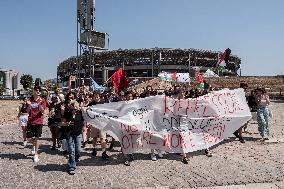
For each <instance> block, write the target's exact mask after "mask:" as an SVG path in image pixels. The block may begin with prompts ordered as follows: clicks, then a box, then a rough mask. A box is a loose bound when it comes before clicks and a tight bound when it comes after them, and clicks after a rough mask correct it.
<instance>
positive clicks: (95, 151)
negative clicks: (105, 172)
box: [92, 148, 97, 156]
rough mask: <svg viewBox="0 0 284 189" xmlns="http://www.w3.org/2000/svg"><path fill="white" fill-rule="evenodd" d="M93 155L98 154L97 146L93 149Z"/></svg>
mask: <svg viewBox="0 0 284 189" xmlns="http://www.w3.org/2000/svg"><path fill="white" fill-rule="evenodd" d="M92 156H97V150H96V149H95V148H94V149H93V152H92Z"/></svg>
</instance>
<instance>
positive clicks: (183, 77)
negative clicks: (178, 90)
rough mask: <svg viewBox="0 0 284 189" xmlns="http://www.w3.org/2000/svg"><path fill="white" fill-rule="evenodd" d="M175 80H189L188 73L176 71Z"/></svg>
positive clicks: (184, 81) (182, 81)
mask: <svg viewBox="0 0 284 189" xmlns="http://www.w3.org/2000/svg"><path fill="white" fill-rule="evenodd" d="M177 82H180V83H186V82H190V77H189V73H177Z"/></svg>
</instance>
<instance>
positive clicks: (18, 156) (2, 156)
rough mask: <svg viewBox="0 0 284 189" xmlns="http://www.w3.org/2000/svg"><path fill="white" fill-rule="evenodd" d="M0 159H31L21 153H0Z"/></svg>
mask: <svg viewBox="0 0 284 189" xmlns="http://www.w3.org/2000/svg"><path fill="white" fill-rule="evenodd" d="M0 159H9V160H23V159H31V158H30V157H28V156H27V155H25V154H22V153H7V154H3V153H1V154H0Z"/></svg>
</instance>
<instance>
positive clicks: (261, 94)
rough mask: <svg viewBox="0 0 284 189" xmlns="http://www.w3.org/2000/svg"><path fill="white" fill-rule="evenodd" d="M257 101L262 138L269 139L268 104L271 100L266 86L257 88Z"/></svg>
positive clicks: (259, 128) (259, 129)
mask: <svg viewBox="0 0 284 189" xmlns="http://www.w3.org/2000/svg"><path fill="white" fill-rule="evenodd" d="M256 103H257V122H258V131H259V133H260V135H261V137H262V140H268V136H269V127H268V118H269V110H268V105H269V104H270V100H269V96H268V95H267V92H266V90H265V89H264V88H261V89H260V88H258V89H257V90H256Z"/></svg>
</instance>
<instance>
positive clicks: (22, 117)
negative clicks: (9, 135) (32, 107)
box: [18, 97, 29, 147]
mask: <svg viewBox="0 0 284 189" xmlns="http://www.w3.org/2000/svg"><path fill="white" fill-rule="evenodd" d="M28 100H29V98H28V97H24V98H23V103H22V104H21V106H19V114H18V118H19V125H20V126H21V127H22V133H23V140H24V142H23V146H24V147H25V146H26V145H27V123H28V116H29V114H28V110H27V109H28V103H27V102H28Z"/></svg>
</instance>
